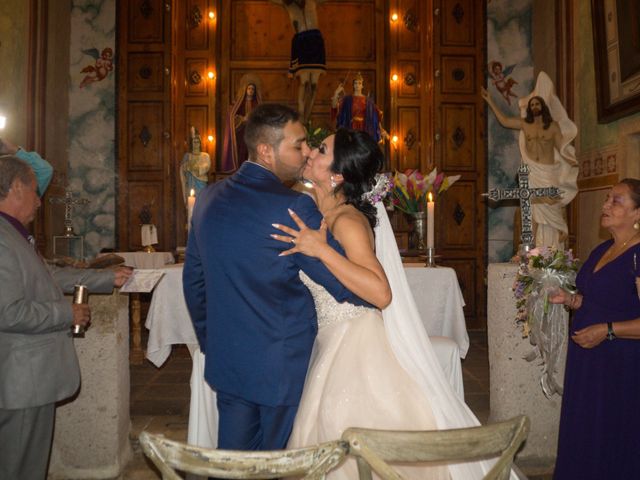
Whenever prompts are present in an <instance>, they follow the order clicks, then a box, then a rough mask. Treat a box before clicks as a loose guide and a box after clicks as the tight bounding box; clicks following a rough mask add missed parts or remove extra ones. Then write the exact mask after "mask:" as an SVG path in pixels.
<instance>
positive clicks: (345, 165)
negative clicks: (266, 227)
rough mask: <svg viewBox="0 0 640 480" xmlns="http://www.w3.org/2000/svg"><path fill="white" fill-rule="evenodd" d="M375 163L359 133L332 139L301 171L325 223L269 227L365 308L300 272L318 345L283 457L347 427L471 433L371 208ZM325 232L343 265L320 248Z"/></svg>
mask: <svg viewBox="0 0 640 480" xmlns="http://www.w3.org/2000/svg"><path fill="white" fill-rule="evenodd" d="M383 160H384V158H383V155H382V152H381V151H380V149H379V147H378V145H377V144H376V143H375V142H374V141H373V140H372V139H371V138H370V137H369V136H368V135H367V134H366V133H364V132H359V131H349V130H338V131H337V133H336V134H335V135H331V136H329V137H327V138H326V139H325V140H324V142H323V143H322V144H321V145H320V147H319V148H318V149H316V150H313V151H312V153H311V155H310V157H309V160H308V162H307V166H306V168H305V170H304V177H305V179H307V180H309V181H310V182H311V183H312V184H313V189H314V193H315V197H316V201H317V203H318V208H319V209H320V211H321V213H322V214H323V216H324V222H323V224H322V226H321V227H320V229H319V230H312V229H309V228H307V227H306V226H305V225H304V223H303V222H302V221H301V220H300V218H298V216H297V215H296V214H295V212H290V213H291V216H292V218H293V219H294V221H295V222H296V224H297V225H298V227H299V230H298V231H296V230H295V229H292V228H289V227H286V226H283V225H275V227H276V228H278V229H279V230H281V231H282V232H283V233H285V234H286V235H282V234H274V235H272V236H273V237H274V238H276V239H278V240H280V241H283V242H287V243H291V244H293V247H292V248H290V249H288V250H286V251H285V252H283V253H282V255H291V254H296V253H300V254H305V255H309V256H313V257H316V258H318V259H319V260H321V261H322V262H323V263H324V264H325V265H326V266H327V268H328V269H329V270H330V271H331V272H332V273H333V274H334V275H335V276H336V277H337V278H338V279H339V280H340V281H341V282H342V283H343V284H344V285H345V286H346V287H347V288H348V289H349V290H351V291H352V292H353V293H355V294H356V295H358V296H360V297H361V298H362V299H364V300H366V301H367V302H369V303H370V304H371V307H362V306H354V305H351V304H348V303H342V304H340V303H337V302H336V301H335V300H334V299H333V297H331V295H329V294H328V293H327V292H326V291H325V290H324V289H323V288H322V287H321V286H319V285H317V284H315V283H313V282H312V281H311V280H310V279H309V278H308V277H306V276H305V275H304V274H303V273H301V276H302V280H303V281H304V282H305V284H306V285H307V287H308V288H309V289H310V291H311V293H312V294H313V297H314V301H315V303H316V309H317V315H318V336H317V338H316V341H315V344H314V351H313V354H312V357H311V363H310V365H309V370H308V372H307V377H306V382H305V386H304V391H303V394H302V399H301V401H300V407H299V410H298V413H297V415H296V419H295V423H294V427H293V432H292V434H291V437H290V439H289V444H288V446H289V447H290V448H296V447H302V446H307V445H313V444H317V443H320V442H323V441H328V440H334V439H336V438H340V436H341V434H342V432H343V431H344V430H345V429H346V428H347V427H364V428H380V429H396V430H434V429H446V428H461V427H469V426H476V425H479V422H478V420H477V419H476V418H475V416H474V415H473V413H472V412H471V411H470V410H469V408H468V407H467V406H466V405H465V403H464V402H463V401H462V400H461V399H460V398H459V397H458V396H457V395H456V394H455V393H454V391H453V389H452V388H451V386H450V384H449V383H448V381H447V380H446V378H445V376H444V373H443V372H442V369H441V367H440V365H439V363H438V361H437V358H436V356H435V353H434V351H433V348H432V346H431V343H430V341H429V337H428V336H427V334H426V332H425V330H424V327H423V326H422V322H421V320H420V317H419V314H418V312H417V308H416V306H415V302H414V300H413V297H412V296H411V293H410V290H409V286H408V284H407V281H406V277H405V276H404V270H403V267H402V263H401V260H400V255H399V253H398V249H397V245H396V242H395V237H394V235H393V232H392V230H391V225H390V223H389V219H388V217H387V215H386V211H385V210H384V208H383V207H382V204H381V202H380V201H379V200H380V198H381V197H382V195H383V193H384V192H383V190H384V188H383V187H382V188H381V185H382V183H383V182H381V181H378V182H377V183H376V173H377V172H378V171H379V170H380V169H381V168H382V167H383ZM374 203H376V205H375V206H374ZM374 228H375V235H374ZM327 229H329V230H330V231H331V233H332V234H333V236H334V237H335V238H336V240H338V241H339V242H340V244H341V245H342V247H343V248H344V250H345V253H346V257H344V256H342V255H340V254H338V253H337V252H336V251H335V250H333V249H332V248H331V247H330V246H329V245H328V244H327V243H326V230H327ZM374 244H375V250H374ZM392 296H393V299H391V297H392ZM379 309H382V312H381V311H380V310H379ZM491 465H492V462H491V461H483V462H467V463H461V464H455V465H448V466H443V465H437V466H428V467H427V466H425V465H420V466H419V467H402V468H401V469H400V468H399V470H401V475H403V477H405V478H410V477H413V478H430V479H448V478H452V479H453V480H468V479H469V480H470V479H477V478H482V477H483V475H484V474H485V473H486V472H487V471H488V470H489V469H490V468H491ZM329 476H330V477H331V478H334V479H338V478H345V479H346V478H357V472H356V464H355V461H354V460H352V459H350V460H347V462H345V463H344V464H343V465H341V466H340V467H339V468H337V469H336V470H333V471H332V472H330V475H329Z"/></svg>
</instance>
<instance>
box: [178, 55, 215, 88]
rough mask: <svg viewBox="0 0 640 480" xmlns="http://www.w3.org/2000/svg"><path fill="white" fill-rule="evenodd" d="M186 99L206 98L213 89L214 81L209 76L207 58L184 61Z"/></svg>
mask: <svg viewBox="0 0 640 480" xmlns="http://www.w3.org/2000/svg"><path fill="white" fill-rule="evenodd" d="M184 73H185V77H186V78H185V79H184V85H185V92H184V95H185V97H206V96H207V95H209V93H210V87H213V85H214V82H213V79H210V78H209V77H208V76H207V73H208V68H207V59H206V58H186V59H185V61H184Z"/></svg>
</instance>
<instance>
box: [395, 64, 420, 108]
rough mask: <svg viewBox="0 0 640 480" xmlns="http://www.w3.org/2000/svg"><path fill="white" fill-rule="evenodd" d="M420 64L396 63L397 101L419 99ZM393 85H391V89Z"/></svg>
mask: <svg viewBox="0 0 640 480" xmlns="http://www.w3.org/2000/svg"><path fill="white" fill-rule="evenodd" d="M419 72H420V62H417V61H408V60H405V61H400V62H398V72H397V74H398V82H397V83H398V85H397V88H398V99H417V98H420V74H419ZM393 87H394V85H392V88H393Z"/></svg>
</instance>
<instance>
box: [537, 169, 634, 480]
mask: <svg viewBox="0 0 640 480" xmlns="http://www.w3.org/2000/svg"><path fill="white" fill-rule="evenodd" d="M600 224H601V226H602V227H603V228H606V229H607V230H609V232H610V233H611V236H612V239H610V240H607V241H606V242H604V243H602V244H600V245H598V246H597V247H596V248H595V249H594V250H593V252H591V255H590V256H589V258H588V259H587V261H586V262H585V263H584V265H583V266H582V268H581V269H580V272H579V273H578V278H577V281H576V283H577V287H578V292H579V293H573V294H572V293H569V292H567V291H565V290H559V291H557V292H555V293H554V295H552V296H550V298H549V299H550V301H551V302H553V303H562V304H564V305H566V306H567V307H569V308H570V309H572V310H574V312H575V313H574V316H573V323H572V325H571V332H572V333H571V340H570V341H569V347H568V352H567V366H566V371H565V380H564V395H563V398H562V413H561V417H560V435H559V439H558V459H557V461H556V468H555V472H554V479H556V480H574V479H580V480H588V479H593V480H602V479H628V478H638V476H639V475H640V342H638V341H637V340H638V339H640V300H639V296H640V180H635V179H625V180H622V181H621V182H620V183H619V184H617V185H615V186H614V187H613V188H612V189H611V191H610V192H609V193H608V194H607V198H606V200H605V202H604V205H603V207H602V216H601V220H600Z"/></svg>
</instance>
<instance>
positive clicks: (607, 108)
mask: <svg viewBox="0 0 640 480" xmlns="http://www.w3.org/2000/svg"><path fill="white" fill-rule="evenodd" d="M591 12H592V15H591V17H592V19H593V47H594V59H595V67H596V68H595V70H596V96H597V102H598V122H599V123H608V122H611V121H613V120H617V119H619V118H621V117H624V116H627V115H630V114H632V113H635V112H638V111H640V28H638V27H639V25H638V18H640V17H639V15H640V0H592V1H591Z"/></svg>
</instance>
